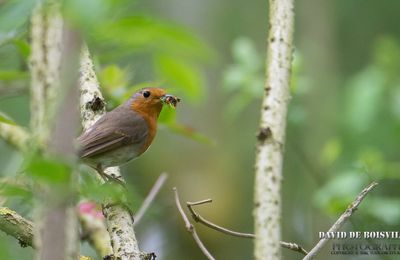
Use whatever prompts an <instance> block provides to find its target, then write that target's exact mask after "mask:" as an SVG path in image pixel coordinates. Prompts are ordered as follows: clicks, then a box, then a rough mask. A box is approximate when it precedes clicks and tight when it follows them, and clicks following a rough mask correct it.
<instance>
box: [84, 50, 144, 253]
mask: <svg viewBox="0 0 400 260" xmlns="http://www.w3.org/2000/svg"><path fill="white" fill-rule="evenodd" d="M80 91H81V99H80V108H81V119H82V125H83V127H84V129H88V128H89V127H90V126H92V125H93V124H94V123H95V122H96V121H97V120H99V119H100V118H101V116H103V115H104V114H105V112H106V110H105V105H104V99H103V95H102V94H101V91H100V85H99V83H98V81H97V77H96V74H95V72H94V69H93V63H92V60H91V59H90V57H89V51H88V49H87V48H86V47H84V48H83V50H82V55H81V67H80ZM105 173H106V174H108V175H109V176H114V177H119V179H120V180H122V181H124V180H123V178H122V176H121V173H120V168H119V167H109V168H106V169H105ZM103 208H104V209H103V213H104V216H105V218H106V223H107V229H108V232H109V235H110V237H109V239H110V241H111V245H112V248H113V252H114V257H115V258H117V259H123V260H125V259H129V260H140V259H142V255H141V252H140V251H139V246H138V242H137V239H136V236H135V231H134V229H133V220H132V216H131V215H130V212H129V211H128V210H127V209H126V208H125V207H123V206H121V205H118V204H116V203H115V202H113V201H105V202H103Z"/></svg>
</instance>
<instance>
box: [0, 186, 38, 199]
mask: <svg viewBox="0 0 400 260" xmlns="http://www.w3.org/2000/svg"><path fill="white" fill-rule="evenodd" d="M0 194H1V195H2V196H5V197H22V198H31V197H32V191H31V190H29V189H28V188H27V187H23V186H22V185H17V184H9V183H5V184H2V185H1V186H0Z"/></svg>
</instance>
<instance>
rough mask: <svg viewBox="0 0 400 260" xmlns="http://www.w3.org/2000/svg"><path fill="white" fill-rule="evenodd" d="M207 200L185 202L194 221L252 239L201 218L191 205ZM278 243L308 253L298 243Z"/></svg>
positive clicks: (252, 237)
mask: <svg viewBox="0 0 400 260" xmlns="http://www.w3.org/2000/svg"><path fill="white" fill-rule="evenodd" d="M209 202H212V200H211V199H206V200H201V201H197V202H186V205H187V207H188V209H189V211H190V213H191V214H192V217H193V219H194V220H195V221H196V222H199V223H201V224H203V225H205V226H207V227H209V228H211V229H214V230H216V231H219V232H221V233H224V234H227V235H230V236H236V237H242V238H251V239H254V237H255V236H254V234H251V233H242V232H236V231H233V230H230V229H227V228H224V227H221V226H219V225H217V224H214V223H212V222H211V221H209V220H207V219H205V218H203V217H202V216H201V215H200V214H199V213H197V212H196V211H195V210H194V208H193V206H196V205H202V204H205V203H209ZM279 243H280V245H281V247H283V248H287V249H290V250H293V251H296V252H299V253H302V254H303V255H307V253H308V252H307V251H306V250H305V249H304V248H303V247H301V246H299V245H297V244H295V243H290V242H284V241H280V242H279Z"/></svg>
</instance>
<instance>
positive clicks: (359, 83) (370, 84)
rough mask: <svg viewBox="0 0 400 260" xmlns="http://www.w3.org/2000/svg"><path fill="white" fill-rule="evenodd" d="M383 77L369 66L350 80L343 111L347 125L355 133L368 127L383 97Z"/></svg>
mask: <svg viewBox="0 0 400 260" xmlns="http://www.w3.org/2000/svg"><path fill="white" fill-rule="evenodd" d="M384 89H385V77H384V75H383V74H382V72H381V71H380V70H379V69H377V68H376V67H369V68H368V69H366V70H364V71H362V72H361V73H359V74H358V75H356V76H355V77H354V78H353V79H352V80H351V82H350V85H349V87H348V93H347V99H346V107H345V108H346V111H345V113H344V116H345V119H346V122H347V125H348V126H349V127H350V128H351V130H353V131H354V132H356V133H362V132H364V131H366V130H368V129H369V128H370V126H371V125H372V124H373V122H374V121H375V120H376V117H377V115H378V112H379V110H378V109H377V108H379V107H381V104H382V102H383V98H384Z"/></svg>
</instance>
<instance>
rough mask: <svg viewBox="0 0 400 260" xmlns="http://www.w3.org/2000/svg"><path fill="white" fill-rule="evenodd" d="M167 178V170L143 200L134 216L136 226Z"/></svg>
mask: <svg viewBox="0 0 400 260" xmlns="http://www.w3.org/2000/svg"><path fill="white" fill-rule="evenodd" d="M167 178H168V174H166V173H165V172H164V173H162V174H161V175H160V176H159V177H158V179H157V181H156V182H155V183H154V185H153V187H152V188H151V190H150V192H149V194H148V195H147V197H146V198H145V200H144V201H143V203H142V206H140V208H139V210H138V212H137V213H136V214H135V216H134V218H133V219H134V220H135V222H134V226H136V225H137V224H138V223H139V221H140V220H141V219H142V217H143V215H144V214H145V213H146V211H147V209H148V208H149V207H150V205H151V203H152V202H153V200H154V199H155V197H156V196H157V194H158V192H159V191H160V190H161V188H162V186H163V185H164V183H165V181H166V180H167Z"/></svg>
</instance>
